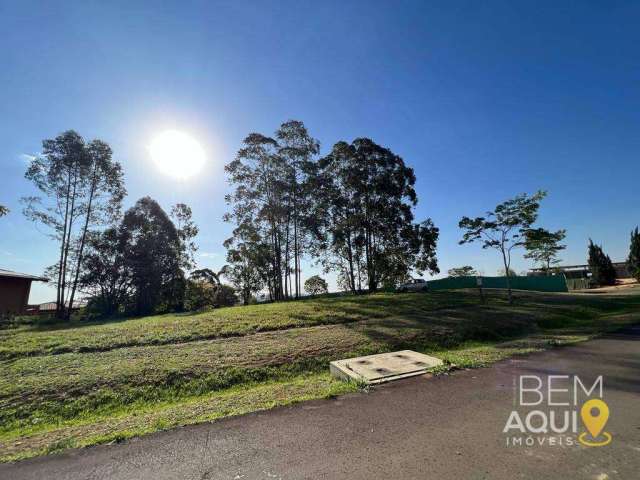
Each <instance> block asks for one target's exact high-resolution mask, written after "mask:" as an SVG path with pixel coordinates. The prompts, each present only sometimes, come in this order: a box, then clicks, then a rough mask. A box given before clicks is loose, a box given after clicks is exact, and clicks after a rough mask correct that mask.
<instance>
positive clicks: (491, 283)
mask: <svg viewBox="0 0 640 480" xmlns="http://www.w3.org/2000/svg"><path fill="white" fill-rule="evenodd" d="M477 278H478V277H448V278H442V279H440V280H430V281H429V282H427V283H428V284H429V289H430V290H450V289H458V288H477V286H478V284H477V280H476V279H477ZM480 278H481V279H482V288H507V277H480ZM509 280H510V283H511V288H512V289H514V290H535V291H538V292H567V291H568V289H567V282H566V280H565V278H564V276H563V275H554V276H549V277H509Z"/></svg>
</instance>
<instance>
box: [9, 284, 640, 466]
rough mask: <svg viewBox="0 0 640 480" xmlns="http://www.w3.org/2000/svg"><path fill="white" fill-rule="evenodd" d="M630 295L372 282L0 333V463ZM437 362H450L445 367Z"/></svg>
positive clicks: (615, 303)
mask: <svg viewBox="0 0 640 480" xmlns="http://www.w3.org/2000/svg"><path fill="white" fill-rule="evenodd" d="M638 306H640V292H638V294H636V295H625V296H604V295H568V294H534V293H519V294H518V295H517V302H516V304H515V305H513V306H511V305H508V304H507V302H506V300H505V298H504V296H503V294H501V293H499V292H492V293H490V294H489V298H488V302H487V303H486V304H485V305H479V303H478V298H477V294H476V292H473V291H457V292H445V291H442V292H434V293H427V294H392V293H383V294H376V295H366V296H358V297H335V298H322V299H308V300H302V301H299V302H286V303H278V304H269V305H256V306H251V307H233V308H225V309H219V310H216V311H212V312H206V313H199V314H183V315H175V314H174V315H161V316H154V317H147V318H137V319H127V320H117V321H107V322H103V323H93V324H89V325H83V324H81V323H76V324H72V325H62V326H60V325H49V326H40V327H25V326H21V327H19V328H14V329H9V330H4V331H0V358H1V359H2V360H0V368H1V369H2V370H1V371H2V374H1V376H0V460H3V461H9V460H15V459H18V458H25V457H28V456H33V455H38V454H43V453H51V452H56V451H59V450H62V449H65V448H71V447H79V446H86V445H92V444H96V443H105V442H111V441H119V440H122V439H125V438H129V437H131V436H135V435H140V434H144V433H148V432H152V431H156V430H163V429H166V428H171V427H174V426H177V425H184V424H188V423H196V422H200V421H206V420H214V419H216V418H220V417H224V416H228V415H237V414H239V413H245V412H249V411H254V410H260V409H264V408H270V407H272V406H276V405H284V404H288V403H292V402H296V401H301V400H305V399H308V398H324V397H327V396H332V395H336V394H339V393H344V392H347V391H353V390H355V389H357V387H358V386H357V385H350V384H344V383H340V382H337V381H334V380H332V379H330V378H329V377H328V375H327V374H326V372H327V363H328V362H329V361H330V360H334V359H337V358H344V357H348V356H355V355H363V354H369V353H377V352H384V351H391V350H397V349H404V348H411V349H415V350H419V351H423V352H428V353H432V354H435V355H438V356H440V357H442V358H443V359H444V360H445V362H447V364H448V365H451V364H455V365H457V366H460V367H479V366H484V365H488V364H490V363H492V362H494V361H497V360H500V359H502V358H505V357H508V356H511V355H515V354H521V353H527V352H530V351H537V350H540V349H544V348H548V347H549V346H554V345H559V344H565V343H571V342H575V341H581V340H584V339H587V338H590V337H591V336H592V335H595V334H598V333H600V332H603V331H607V330H610V329H614V328H619V327H621V326H624V325H626V324H629V323H633V322H637V321H640V316H639V315H638V312H639V311H640V309H638ZM447 368H448V367H447Z"/></svg>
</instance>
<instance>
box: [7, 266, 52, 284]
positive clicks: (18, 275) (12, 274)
mask: <svg viewBox="0 0 640 480" xmlns="http://www.w3.org/2000/svg"><path fill="white" fill-rule="evenodd" d="M1 277H5V278H23V279H25V280H37V281H40V282H48V280H47V279H46V278H44V277H39V276H36V275H29V274H28V273H19V272H12V271H11V270H3V269H2V268H0V278H1Z"/></svg>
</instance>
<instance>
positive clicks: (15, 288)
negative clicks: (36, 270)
mask: <svg viewBox="0 0 640 480" xmlns="http://www.w3.org/2000/svg"><path fill="white" fill-rule="evenodd" d="M33 281H36V282H46V281H47V279H46V278H43V277H38V276H35V275H29V274H26V273H18V272H12V271H10V270H2V269H0V314H3V313H24V312H25V310H26V308H27V304H28V302H29V292H30V291H31V282H33Z"/></svg>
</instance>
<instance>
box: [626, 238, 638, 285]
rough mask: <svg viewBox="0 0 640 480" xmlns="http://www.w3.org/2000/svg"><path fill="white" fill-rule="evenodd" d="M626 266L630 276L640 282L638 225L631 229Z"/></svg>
mask: <svg viewBox="0 0 640 480" xmlns="http://www.w3.org/2000/svg"><path fill="white" fill-rule="evenodd" d="M627 268H628V269H629V273H630V274H631V276H632V277H633V278H635V279H636V280H638V281H639V282H640V230H639V229H638V227H636V229H635V230H632V231H631V243H630V245H629V257H628V258H627Z"/></svg>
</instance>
